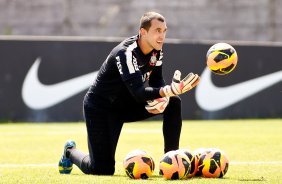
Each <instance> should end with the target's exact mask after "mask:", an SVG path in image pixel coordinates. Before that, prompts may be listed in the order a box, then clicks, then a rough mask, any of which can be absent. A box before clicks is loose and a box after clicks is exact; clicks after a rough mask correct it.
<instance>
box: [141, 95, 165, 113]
mask: <svg viewBox="0 0 282 184" xmlns="http://www.w3.org/2000/svg"><path fill="white" fill-rule="evenodd" d="M147 103H148V105H146V106H145V109H146V110H147V111H148V112H149V113H152V114H160V113H163V112H164V110H165V108H166V107H167V105H168V103H169V97H163V98H157V99H155V100H150V101H147Z"/></svg>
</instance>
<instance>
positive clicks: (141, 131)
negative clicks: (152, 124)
mask: <svg viewBox="0 0 282 184" xmlns="http://www.w3.org/2000/svg"><path fill="white" fill-rule="evenodd" d="M85 131H86V130H82V131H67V130H66V131H47V132H44V131H43V132H42V131H41V132H32V133H30V132H0V137H2V136H25V135H33V136H37V135H62V134H81V133H84V132H85ZM122 131H123V133H127V134H159V133H162V129H161V128H160V129H132V128H124V129H123V130H122ZM85 133H86V132H85Z"/></svg>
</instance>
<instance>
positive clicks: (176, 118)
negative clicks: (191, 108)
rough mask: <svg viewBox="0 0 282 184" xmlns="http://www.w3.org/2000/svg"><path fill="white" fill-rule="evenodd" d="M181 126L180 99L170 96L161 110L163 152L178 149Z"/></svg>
mask: <svg viewBox="0 0 282 184" xmlns="http://www.w3.org/2000/svg"><path fill="white" fill-rule="evenodd" d="M181 128H182V114H181V99H180V98H179V97H178V96H174V97H170V100H169V104H168V106H167V107H166V109H165V111H164V112H163V136H164V152H165V153H166V152H168V151H171V150H177V149H179V139H180V134H181Z"/></svg>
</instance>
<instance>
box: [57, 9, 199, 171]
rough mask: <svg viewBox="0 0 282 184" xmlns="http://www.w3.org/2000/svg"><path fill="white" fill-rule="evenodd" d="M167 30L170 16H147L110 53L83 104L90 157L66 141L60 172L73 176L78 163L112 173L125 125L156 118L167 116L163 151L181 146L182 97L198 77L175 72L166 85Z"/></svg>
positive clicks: (84, 167) (83, 166) (90, 169)
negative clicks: (164, 69)
mask: <svg viewBox="0 0 282 184" xmlns="http://www.w3.org/2000/svg"><path fill="white" fill-rule="evenodd" d="M166 32H167V26H166V22H165V18H164V17H163V16H162V15H160V14H159V13H156V12H147V13H145V14H144V15H143V16H142V17H141V20H140V29H139V34H138V35H136V36H133V37H130V38H127V39H125V40H124V41H123V42H121V43H120V44H119V45H117V46H116V47H115V48H114V49H113V50H112V51H111V52H110V54H109V55H108V57H107V58H106V60H105V62H104V63H103V64H102V66H101V68H100V70H99V73H98V76H97V78H96V79H95V81H94V83H93V85H92V86H91V87H90V88H89V90H88V92H87V93H86V95H85V98H84V101H83V105H84V116H85V121H86V127H87V135H88V149H89V154H85V153H83V152H81V151H79V150H78V149H77V148H76V144H75V142H74V141H68V142H66V144H65V147H64V153H63V156H62V158H61V159H60V161H59V172H60V173H62V174H69V173H70V172H71V170H72V165H73V163H74V164H75V165H77V166H78V167H79V168H80V169H81V171H82V172H84V173H85V174H94V175H113V174H114V172H115V152H116V146H117V143H118V139H119V136H120V132H121V129H122V126H123V124H124V123H125V122H134V121H140V120H144V119H147V118H150V117H152V116H155V115H157V114H163V137H164V152H168V151H170V150H176V149H178V148H179V138H180V133H181V126H182V116H181V99H180V98H179V96H178V95H180V94H182V93H185V92H187V91H189V90H191V89H192V88H193V87H195V86H196V85H197V84H198V82H199V76H198V75H197V74H193V73H190V74H188V75H187V76H186V77H184V79H181V73H180V71H175V73H174V76H173V78H172V83H171V84H165V81H164V79H163V76H162V64H163V52H162V46H163V43H164V40H165V37H166ZM146 82H148V85H147V86H148V87H145V83H146Z"/></svg>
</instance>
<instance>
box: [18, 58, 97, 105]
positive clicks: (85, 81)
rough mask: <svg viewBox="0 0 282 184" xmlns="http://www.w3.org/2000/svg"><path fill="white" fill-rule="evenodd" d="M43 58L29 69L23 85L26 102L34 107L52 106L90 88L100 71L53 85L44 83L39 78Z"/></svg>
mask: <svg viewBox="0 0 282 184" xmlns="http://www.w3.org/2000/svg"><path fill="white" fill-rule="evenodd" d="M40 62H41V59H40V58H37V59H36V60H35V62H34V63H33V65H32V66H31V68H30V69H29V71H28V73H27V75H26V77H25V79H24V82H23V87H22V98H23V101H24V103H25V104H26V105H27V106H28V107H29V108H32V109H35V110H40V109H45V108H48V107H52V106H54V105H56V104H58V103H60V102H62V101H64V100H66V99H68V98H70V97H72V96H74V95H76V94H78V93H80V92H82V91H83V90H85V89H87V88H89V87H90V86H91V84H92V82H93V80H94V78H96V76H97V74H98V71H95V72H92V73H89V74H85V75H82V76H79V77H76V78H72V79H69V80H66V81H63V82H59V83H56V84H52V85H45V84H42V83H41V82H40V81H39V79H38V68H39V65H40Z"/></svg>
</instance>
